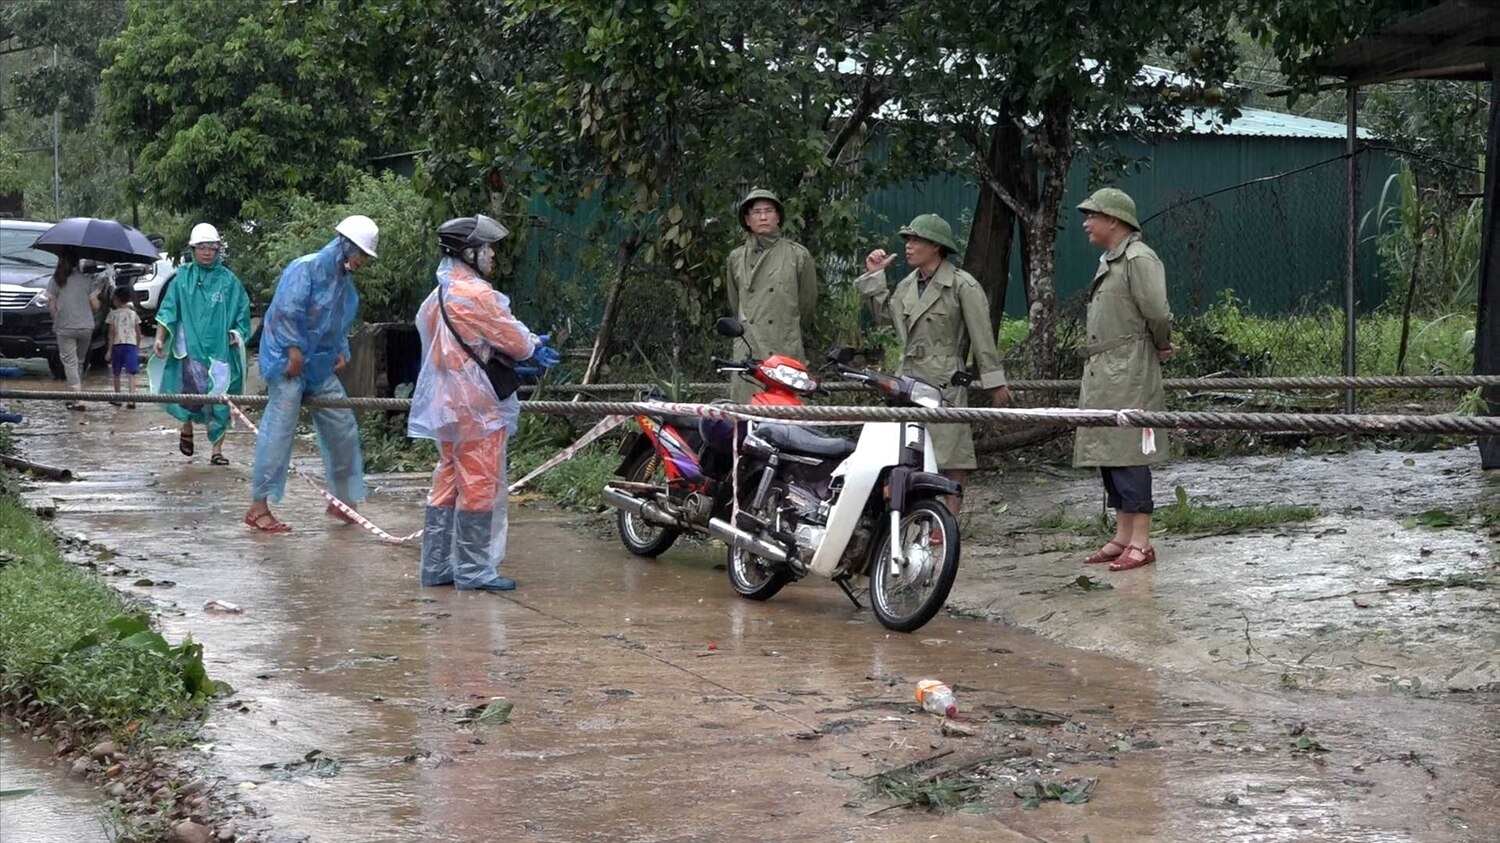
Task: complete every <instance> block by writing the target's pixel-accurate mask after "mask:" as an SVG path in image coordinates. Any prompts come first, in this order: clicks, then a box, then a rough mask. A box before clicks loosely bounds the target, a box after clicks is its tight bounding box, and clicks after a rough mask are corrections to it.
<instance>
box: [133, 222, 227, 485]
mask: <svg viewBox="0 0 1500 843" xmlns="http://www.w3.org/2000/svg"><path fill="white" fill-rule="evenodd" d="M188 245H189V246H191V247H192V249H193V260H192V262H191V263H188V264H186V265H185V266H183V267H181V268H180V269H178V270H177V275H176V276H175V277H173V279H172V283H171V284H170V285H168V287H167V291H166V293H165V294H164V295H163V296H162V302H161V307H160V308H159V309H158V310H157V312H156V325H157V330H156V342H155V344H154V349H153V350H154V351H155V353H156V357H157V358H158V360H157V361H155V363H156V364H157V365H156V366H154V367H153V378H152V383H151V391H153V392H159V393H194V394H204V395H209V394H215V393H228V394H230V395H238V394H240V393H241V392H242V391H243V390H244V387H245V340H246V339H248V338H249V336H250V297H249V296H248V295H246V293H245V285H243V284H241V283H240V279H239V278H237V277H236V276H235V274H234V273H233V272H230V271H229V267H227V266H225V265H224V262H223V260H221V258H220V255H219V252H220V247H221V246H222V245H223V244H222V242H221V241H220V239H219V232H218V230H217V229H215V228H214V227H213V226H212V225H209V224H208V223H206V222H205V223H199V224H197V225H195V226H193V231H192V235H191V236H189V237H188ZM157 371H159V372H160V377H155V374H156V372H157ZM161 406H162V407H163V409H165V410H166V411H167V413H168V414H170V415H171V416H172V418H174V419H177V420H178V421H180V422H182V431H181V435H180V436H179V437H178V442H177V447H178V450H180V451H182V453H183V455H184V456H189V457H190V456H192V455H193V422H199V423H201V424H203V425H204V426H205V427H206V428H207V429H208V442H209V445H210V446H211V447H212V448H213V457H212V458H211V459H210V462H212V463H213V464H214V465H228V464H229V460H228V459H227V458H226V457H225V456H224V435H225V434H226V433H228V432H229V407H228V406H227V405H224V404H189V405H187V406H183V405H181V404H163V405H161Z"/></svg>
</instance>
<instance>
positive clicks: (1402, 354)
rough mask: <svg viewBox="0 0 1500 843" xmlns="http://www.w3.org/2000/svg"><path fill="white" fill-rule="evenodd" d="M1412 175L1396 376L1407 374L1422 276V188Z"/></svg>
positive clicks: (1414, 175)
mask: <svg viewBox="0 0 1500 843" xmlns="http://www.w3.org/2000/svg"><path fill="white" fill-rule="evenodd" d="M1416 178H1417V176H1416V173H1412V196H1413V197H1414V199H1413V203H1412V204H1413V206H1414V207H1413V209H1412V212H1413V216H1414V217H1415V220H1413V223H1412V226H1413V228H1414V229H1415V233H1414V234H1413V235H1412V255H1411V278H1410V279H1408V280H1407V282H1406V303H1405V304H1404V305H1402V307H1401V343H1400V345H1399V346H1397V348H1396V374H1398V375H1404V374H1406V346H1407V343H1408V342H1409V341H1410V339H1411V307H1412V302H1413V301H1415V300H1416V298H1417V278H1418V277H1419V276H1420V275H1421V274H1422V239H1423V230H1422V188H1421V186H1420V185H1418V184H1417V183H1416ZM1439 224H1441V223H1439Z"/></svg>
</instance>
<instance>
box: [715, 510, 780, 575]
mask: <svg viewBox="0 0 1500 843" xmlns="http://www.w3.org/2000/svg"><path fill="white" fill-rule="evenodd" d="M708 534H709V535H711V536H713V537H714V538H716V539H718V540H719V541H721V542H724V543H725V544H728V545H733V546H735V547H737V548H739V549H740V550H743V551H746V552H748V553H753V554H755V555H756V556H759V557H761V558H762V559H769V560H771V561H772V562H776V563H778V564H781V565H785V564H787V555H786V550H784V549H783V548H782V547H781V546H780V545H774V544H771V543H770V542H768V541H766V540H765V539H760V538H756V537H755V536H752V535H750V534H749V533H747V532H745V531H744V530H741V529H740V528H738V527H736V526H734V525H733V524H730V523H729V522H728V521H725V520H724V519H722V518H710V519H708Z"/></svg>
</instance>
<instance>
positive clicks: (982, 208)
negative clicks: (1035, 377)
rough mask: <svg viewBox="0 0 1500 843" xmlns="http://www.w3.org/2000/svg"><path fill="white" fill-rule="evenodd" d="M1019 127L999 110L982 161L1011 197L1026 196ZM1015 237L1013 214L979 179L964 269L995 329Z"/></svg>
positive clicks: (1002, 304) (997, 323)
mask: <svg viewBox="0 0 1500 843" xmlns="http://www.w3.org/2000/svg"><path fill="white" fill-rule="evenodd" d="M1021 143H1022V137H1021V129H1020V127H1019V126H1017V125H1016V122H1015V121H1014V120H1012V119H1011V118H1010V115H1008V114H1006V113H1003V112H1002V113H1001V114H1000V115H999V117H998V118H997V121H996V123H995V125H994V126H992V127H991V129H990V144H989V150H988V151H987V152H986V154H985V164H986V166H987V167H988V170H989V172H991V173H993V174H994V176H995V180H996V181H998V182H999V183H1000V184H1001V185H1002V186H1004V187H1005V188H1006V189H1008V190H1010V192H1011V195H1012V196H1024V195H1026V194H1025V193H1024V190H1023V181H1022V176H1021V169H1022V166H1023V164H1022V160H1021ZM1015 239H1016V214H1015V212H1014V211H1012V210H1011V209H1010V206H1009V205H1006V204H1005V202H1004V201H1003V200H1002V199H1001V198H1000V196H999V195H998V194H996V193H995V191H994V190H993V189H991V188H990V186H989V183H988V182H987V181H986V180H984V179H981V180H980V185H979V201H978V202H977V203H976V204H975V206H974V226H973V228H972V229H971V230H970V233H969V249H968V252H967V253H966V254H965V255H964V270H965V271H966V272H968V273H969V274H970V275H972V276H974V278H975V279H977V280H978V281H979V285H980V286H981V287H983V288H984V294H985V296H986V297H988V298H989V301H990V326H991V327H993V328H998V327H999V325H1000V318H1001V317H1002V316H1003V315H1004V314H1005V296H1006V292H1007V287H1008V286H1009V280H1010V254H1011V247H1012V245H1013V244H1014V243H1015Z"/></svg>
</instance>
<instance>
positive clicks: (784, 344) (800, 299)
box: [724, 234, 818, 402]
mask: <svg viewBox="0 0 1500 843" xmlns="http://www.w3.org/2000/svg"><path fill="white" fill-rule="evenodd" d="M767 241H770V242H769V243H767ZM724 287H725V289H726V291H727V292H728V294H729V307H730V309H731V311H732V312H733V313H734V315H735V318H737V319H739V320H740V322H741V323H742V324H744V326H745V340H746V341H748V342H749V343H750V349H751V352H752V353H753V354H754V355H755V356H756V357H767V356H770V355H772V354H787V355H790V356H792V357H795V358H797V359H798V360H801V361H803V362H804V363H806V362H807V356H806V355H805V354H804V353H803V348H802V331H803V329H804V328H810V327H811V326H812V321H813V317H814V316H815V315H816V314H817V311H818V274H817V271H816V268H815V267H814V265H813V258H812V254H811V253H810V252H808V251H807V249H805V248H803V246H802V245H801V244H800V243H797V242H795V241H793V240H791V239H789V238H787V237H776V238H774V239H773V238H767V237H760V238H757V237H756V236H755V235H753V234H751V235H746V237H745V242H744V243H743V244H742V245H740V246H738V247H736V248H735V249H734V251H732V252H730V253H729V258H728V260H726V261H725V262H724ZM735 345H736V356H738V352H739V351H743V350H744V347H743V346H741V345H740V344H739V342H738V341H736V343H735ZM755 392H756V389H755V387H754V386H753V385H751V384H749V383H747V382H745V381H744V380H743V379H740V378H736V379H735V380H733V381H731V382H730V397H731V398H733V399H735V401H737V402H745V401H748V400H749V399H750V396H751V395H753V394H754V393H755Z"/></svg>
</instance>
